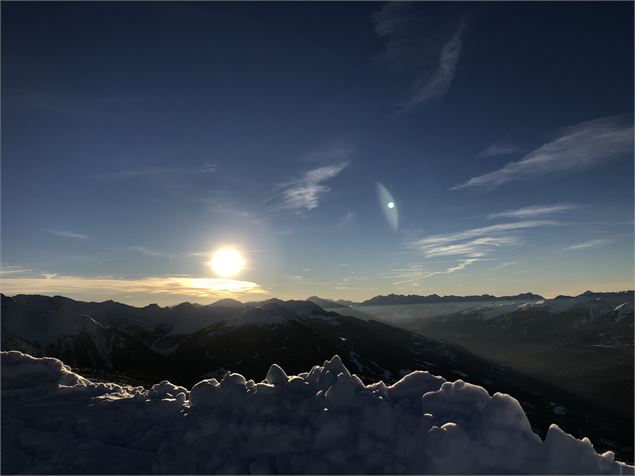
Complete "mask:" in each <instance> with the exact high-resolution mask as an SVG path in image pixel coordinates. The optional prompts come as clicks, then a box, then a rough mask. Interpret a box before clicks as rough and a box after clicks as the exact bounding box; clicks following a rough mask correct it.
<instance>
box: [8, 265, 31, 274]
mask: <svg viewBox="0 0 635 476" xmlns="http://www.w3.org/2000/svg"><path fill="white" fill-rule="evenodd" d="M31 271H33V270H32V269H28V268H24V267H23V266H2V268H0V275H5V274H22V273H29V272H31Z"/></svg>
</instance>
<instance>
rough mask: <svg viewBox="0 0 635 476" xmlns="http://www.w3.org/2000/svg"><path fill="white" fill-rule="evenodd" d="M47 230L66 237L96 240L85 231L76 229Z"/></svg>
mask: <svg viewBox="0 0 635 476" xmlns="http://www.w3.org/2000/svg"><path fill="white" fill-rule="evenodd" d="M46 231H47V232H49V233H51V234H52V235H57V236H63V237H65V238H77V239H79V240H94V239H95V238H94V237H92V236H89V235H85V234H83V233H76V232H74V231H69V230H58V229H52V228H47V229H46Z"/></svg>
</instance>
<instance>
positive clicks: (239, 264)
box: [208, 246, 245, 278]
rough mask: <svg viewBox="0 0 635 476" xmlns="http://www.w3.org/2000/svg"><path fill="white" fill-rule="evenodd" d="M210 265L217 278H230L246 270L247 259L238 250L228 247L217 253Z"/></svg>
mask: <svg viewBox="0 0 635 476" xmlns="http://www.w3.org/2000/svg"><path fill="white" fill-rule="evenodd" d="M208 264H209V266H210V267H211V268H212V270H213V271H214V273H215V274H216V275H217V276H220V277H221V278H230V277H233V276H236V275H237V274H238V273H240V272H241V271H242V270H243V269H244V268H245V259H244V258H243V257H242V254H241V253H240V251H238V250H237V249H236V248H232V247H230V246H227V247H224V248H221V249H219V250H217V251H215V252H214V254H213V255H212V259H211V261H210V262H209V263H208Z"/></svg>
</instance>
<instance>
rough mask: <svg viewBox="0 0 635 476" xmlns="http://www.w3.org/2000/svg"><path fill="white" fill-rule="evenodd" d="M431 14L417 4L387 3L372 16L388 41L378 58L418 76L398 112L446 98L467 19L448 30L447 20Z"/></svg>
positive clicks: (376, 28)
mask: <svg viewBox="0 0 635 476" xmlns="http://www.w3.org/2000/svg"><path fill="white" fill-rule="evenodd" d="M428 13H429V12H426V11H423V10H420V9H418V6H417V4H416V3H411V2H386V3H385V4H383V6H382V8H381V9H379V10H378V11H377V12H375V13H374V14H373V16H372V19H373V22H374V24H375V33H376V34H377V35H378V36H379V37H380V38H382V39H384V40H385V48H384V51H383V53H382V54H381V55H380V57H379V59H380V60H381V61H383V62H386V63H388V64H390V65H391V66H393V67H396V68H397V69H398V70H405V71H410V72H411V71H413V70H414V72H415V75H416V80H415V82H414V85H413V87H412V91H411V92H410V95H409V97H408V98H407V99H406V100H405V101H403V102H402V103H401V104H399V105H398V110H397V114H402V113H404V112H407V111H410V110H412V109H415V108H418V107H421V106H423V105H425V104H427V103H428V102H430V101H431V100H433V99H436V98H440V97H443V96H444V95H445V94H446V93H447V92H448V90H449V88H450V84H451V83H452V80H453V78H454V75H455V73H456V69H457V64H458V62H459V59H460V57H461V51H462V48H463V34H464V31H465V24H466V22H465V19H462V20H460V21H459V22H458V26H455V27H454V28H453V29H452V30H449V29H448V23H447V21H445V19H441V18H434V17H430V15H429V14H428ZM455 25H456V23H455Z"/></svg>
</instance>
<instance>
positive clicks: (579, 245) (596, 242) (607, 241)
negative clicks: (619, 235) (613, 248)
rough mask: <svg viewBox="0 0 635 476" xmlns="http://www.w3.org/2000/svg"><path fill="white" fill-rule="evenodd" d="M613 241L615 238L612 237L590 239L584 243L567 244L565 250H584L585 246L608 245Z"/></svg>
mask: <svg viewBox="0 0 635 476" xmlns="http://www.w3.org/2000/svg"><path fill="white" fill-rule="evenodd" d="M613 242H614V240H611V239H597V240H589V241H584V242H582V243H576V244H574V245H571V246H567V247H565V248H564V250H565V251H575V250H583V249H585V248H591V247H593V246H600V245H608V244H610V243H613Z"/></svg>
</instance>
